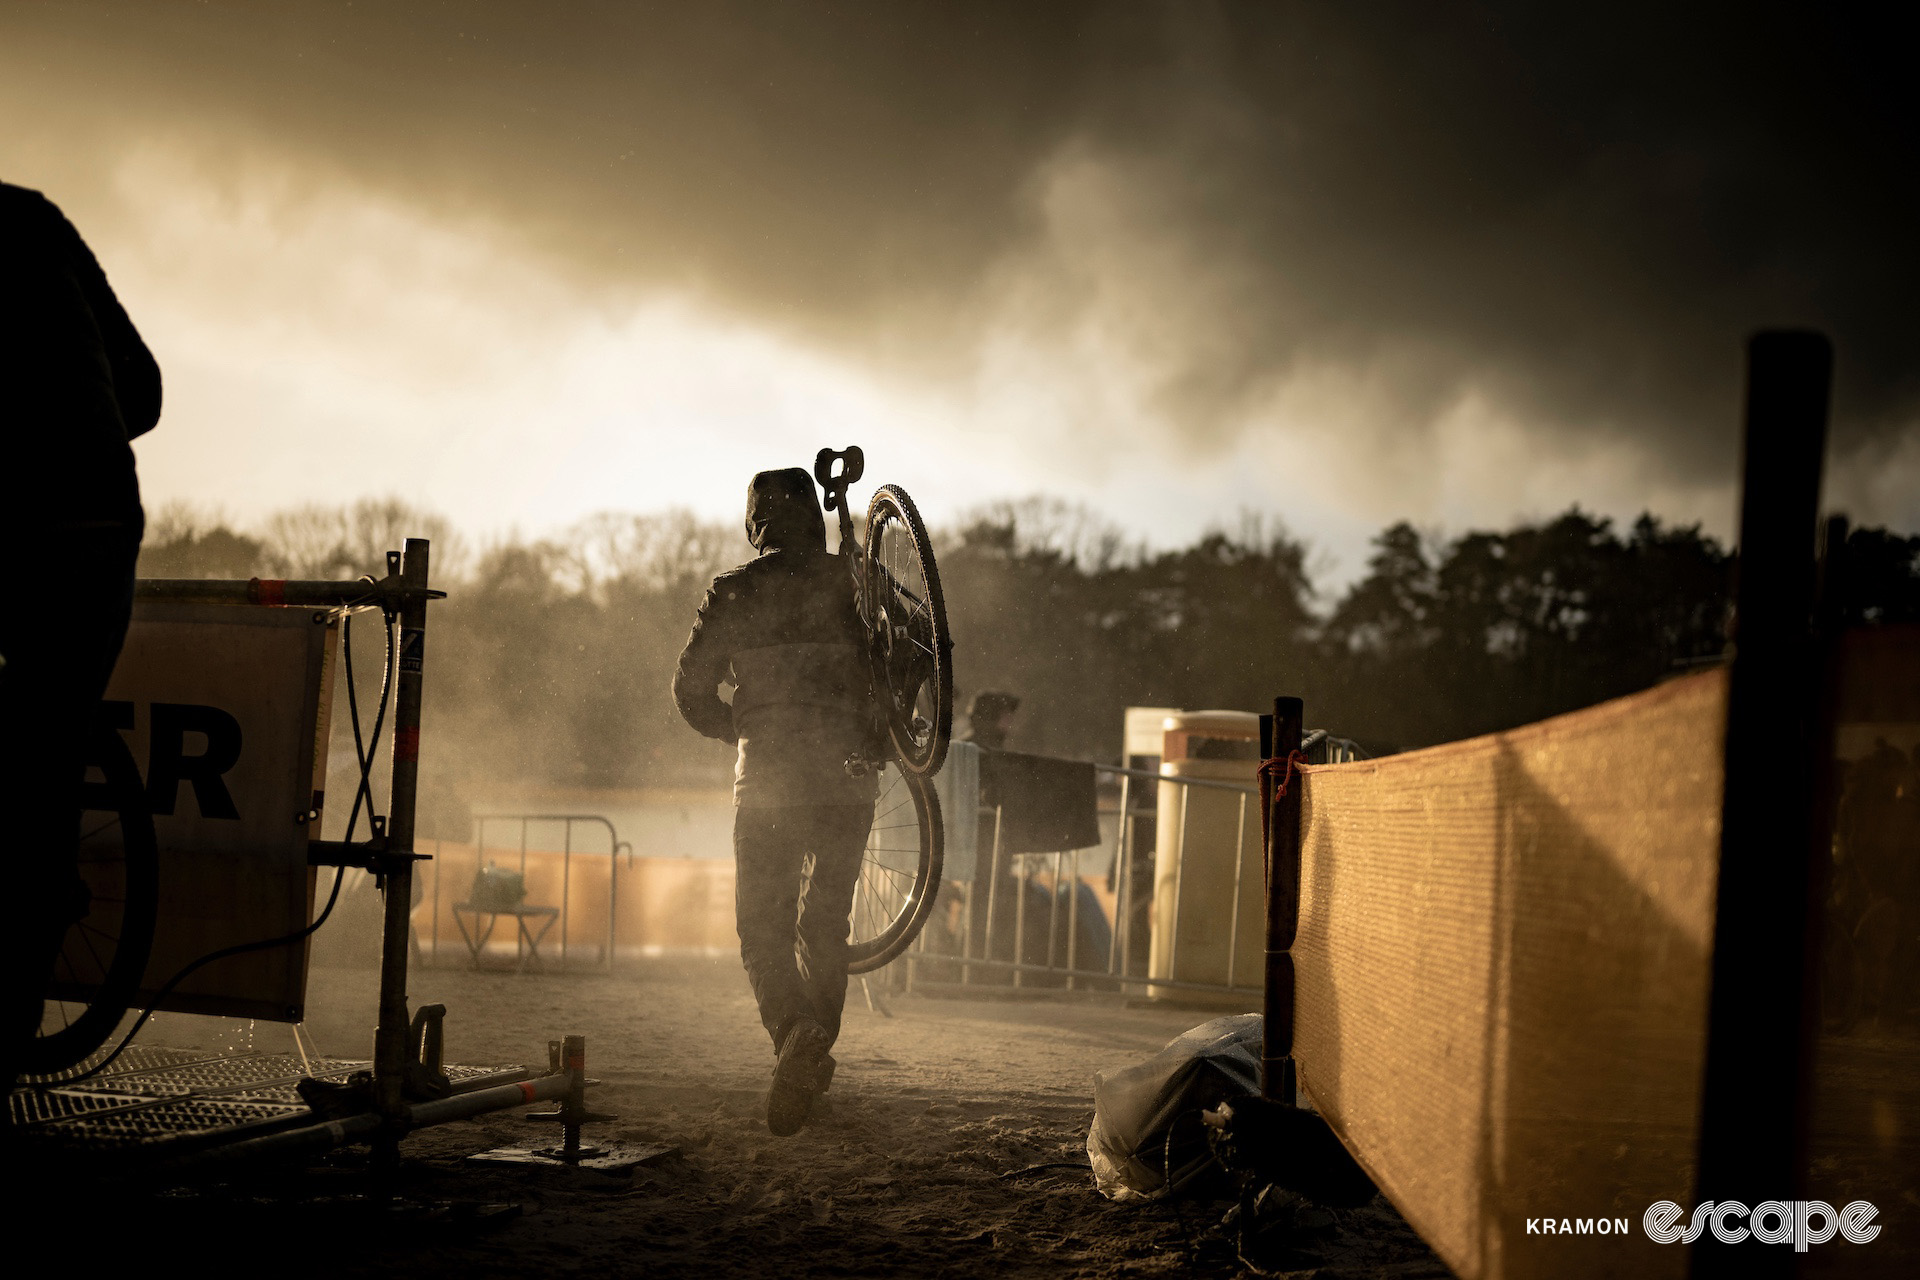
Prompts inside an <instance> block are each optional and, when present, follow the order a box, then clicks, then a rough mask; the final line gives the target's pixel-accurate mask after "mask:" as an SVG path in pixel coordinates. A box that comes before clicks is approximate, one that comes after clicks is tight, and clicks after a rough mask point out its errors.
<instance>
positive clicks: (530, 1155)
mask: <svg viewBox="0 0 1920 1280" xmlns="http://www.w3.org/2000/svg"><path fill="white" fill-rule="evenodd" d="M676 1150H678V1148H676V1147H670V1146H668V1145H666V1144H665V1143H663V1142H642V1143H631V1144H629V1143H610V1144H609V1145H607V1146H604V1147H598V1146H596V1147H582V1148H580V1150H579V1151H578V1152H576V1153H575V1155H574V1157H573V1158H572V1159H569V1158H568V1157H567V1155H566V1153H565V1152H564V1151H563V1150H562V1149H561V1148H559V1147H537V1148H528V1147H496V1148H495V1149H493V1150H492V1151H482V1152H479V1153H478V1154H476V1155H470V1156H468V1157H467V1159H468V1161H469V1162H471V1163H475V1164H518V1165H531V1166H533V1167H535V1168H542V1169H556V1168H557V1169H587V1170H590V1171H592V1172H594V1173H609V1174H628V1173H632V1172H633V1171H634V1170H635V1169H636V1168H638V1167H639V1166H640V1165H643V1164H646V1163H648V1162H649V1161H652V1160H658V1159H659V1158H660V1157H661V1156H665V1155H671V1154H672V1153H673V1152H674V1151H676Z"/></svg>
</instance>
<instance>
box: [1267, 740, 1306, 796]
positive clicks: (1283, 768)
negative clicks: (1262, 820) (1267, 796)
mask: <svg viewBox="0 0 1920 1280" xmlns="http://www.w3.org/2000/svg"><path fill="white" fill-rule="evenodd" d="M1305 763H1307V753H1306V752H1304V751H1298V750H1296V751H1290V752H1288V753H1287V754H1286V755H1285V756H1274V757H1273V758H1272V759H1270V760H1262V761H1261V762H1260V776H1261V777H1263V778H1272V779H1274V780H1275V781H1274V785H1273V798H1274V799H1275V800H1279V799H1282V798H1284V797H1285V796H1286V794H1287V788H1288V787H1289V786H1291V785H1293V780H1294V779H1295V778H1296V777H1299V776H1300V766H1301V765H1304V764H1305Z"/></svg>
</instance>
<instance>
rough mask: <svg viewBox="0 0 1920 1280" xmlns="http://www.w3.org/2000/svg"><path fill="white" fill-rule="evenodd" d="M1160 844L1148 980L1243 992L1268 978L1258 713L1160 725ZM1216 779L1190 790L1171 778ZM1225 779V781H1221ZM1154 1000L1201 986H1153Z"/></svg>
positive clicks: (1195, 716)
mask: <svg viewBox="0 0 1920 1280" xmlns="http://www.w3.org/2000/svg"><path fill="white" fill-rule="evenodd" d="M1161 728H1162V739H1161V741H1162V746H1161V753H1160V776H1161V777H1162V778H1163V779H1166V781H1162V782H1161V783H1160V784H1159V787H1158V790H1159V805H1158V808H1159V815H1158V818H1159V821H1158V824H1157V825H1158V839H1157V841H1156V843H1157V845H1158V849H1157V851H1156V855H1155V858H1154V884H1153V926H1152V941H1151V954H1150V957H1149V961H1148V969H1147V976H1148V978H1149V979H1152V978H1160V979H1165V980H1166V981H1169V982H1182V983H1186V982H1193V983H1204V984H1207V985H1209V986H1219V987H1227V986H1231V987H1235V988H1242V989H1244V990H1245V991H1246V992H1247V996H1246V997H1231V998H1228V999H1229V1002H1233V1001H1237V1002H1239V1003H1245V1000H1246V999H1248V998H1251V997H1252V996H1253V995H1254V994H1255V993H1257V992H1258V991H1259V989H1260V987H1261V984H1262V981H1263V978H1264V958H1265V949H1266V934H1265V929H1264V921H1265V920H1266V909H1265V888H1266V880H1265V867H1264V860H1263V858H1262V856H1261V848H1260V797H1259V793H1258V790H1257V785H1258V778H1259V769H1260V717H1259V716H1258V715H1255V714H1254V713H1253V712H1251V711H1182V712H1178V713H1176V714H1174V715H1170V716H1167V717H1166V718H1165V720H1164V721H1163V722H1162V726H1161ZM1176 778H1180V779H1192V780H1194V781H1196V782H1201V783H1207V784H1216V785H1202V786H1190V785H1186V784H1185V783H1182V782H1176V781H1172V779H1176ZM1218 784H1225V785H1218ZM1147 991H1148V994H1149V995H1151V996H1154V997H1156V998H1162V999H1165V998H1173V997H1181V998H1187V999H1191V998H1195V997H1196V996H1198V997H1200V998H1203V999H1204V998H1206V993H1205V992H1194V991H1182V990H1181V989H1180V988H1177V987H1169V986H1159V985H1149V986H1148V988H1147Z"/></svg>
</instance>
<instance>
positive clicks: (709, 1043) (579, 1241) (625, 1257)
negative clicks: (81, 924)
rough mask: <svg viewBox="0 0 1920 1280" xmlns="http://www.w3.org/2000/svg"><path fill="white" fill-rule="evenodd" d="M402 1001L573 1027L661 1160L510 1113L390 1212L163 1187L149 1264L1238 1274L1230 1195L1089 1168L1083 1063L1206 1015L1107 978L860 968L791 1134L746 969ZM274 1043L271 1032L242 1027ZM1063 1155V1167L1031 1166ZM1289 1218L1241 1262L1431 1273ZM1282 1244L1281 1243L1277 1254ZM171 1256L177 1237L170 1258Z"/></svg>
mask: <svg viewBox="0 0 1920 1280" xmlns="http://www.w3.org/2000/svg"><path fill="white" fill-rule="evenodd" d="M412 998H413V1002H414V1003H415V1004H416V1005H417V1004H421V1003H427V1002H434V1001H438V1002H442V1003H445V1004H446V1005H447V1006H448V1008H449V1014H448V1018H447V1051H448V1057H449V1059H450V1060H452V1061H459V1062H469V1063H514V1062H535V1063H538V1062H541V1061H544V1058H545V1046H546V1042H547V1040H548V1039H550V1038H553V1037H557V1036H559V1035H561V1034H563V1033H569V1032H574V1033H581V1034H584V1035H586V1036H587V1054H588V1070H589V1074H591V1075H592V1076H594V1077H596V1078H598V1079H600V1080H601V1081H603V1082H604V1083H603V1085H602V1086H601V1087H600V1088H598V1089H596V1090H594V1091H593V1092H592V1094H590V1103H591V1105H592V1106H593V1107H594V1108H595V1109H596V1110H599V1111H604V1112H611V1113H614V1114H615V1115H617V1116H618V1119H616V1120H614V1121H611V1122H609V1123H606V1124H602V1125H598V1126H595V1127H594V1128H593V1129H590V1130H589V1139H590V1140H596V1139H597V1140H599V1141H602V1142H609V1141H611V1142H625V1143H634V1144H638V1143H665V1144H668V1145H670V1146H672V1147H673V1148H675V1152H674V1153H673V1154H671V1155H668V1156H665V1157H662V1158H660V1159H658V1160H656V1161H654V1162H652V1163H650V1164H648V1165H646V1166H643V1167H642V1168H641V1169H639V1170H638V1171H637V1172H636V1173H634V1174H633V1175H632V1176H631V1177H621V1178H615V1177H607V1176H603V1175H599V1174H588V1173H581V1172H570V1171H564V1170H532V1169H523V1168H517V1167H511V1166H507V1167H503V1166H481V1165H475V1164H471V1163H468V1162H467V1161H466V1160H465V1157H466V1156H468V1155H470V1154H472V1153H475V1152H479V1151H483V1150H486V1149H488V1148H492V1147H498V1146H539V1145H544V1144H546V1143H548V1142H551V1141H552V1140H553V1138H554V1136H555V1133H556V1129H555V1127H554V1126H552V1125H542V1124H538V1123H535V1122H530V1121H527V1120H525V1119H523V1118H521V1117H522V1115H523V1110H520V1109H517V1110H515V1111H509V1112H503V1113H499V1114H496V1115H493V1116H489V1117H484V1118H481V1119H479V1120H476V1121H468V1122H462V1123H456V1124H452V1125H447V1126H444V1127H441V1128H438V1129H433V1130H428V1131H424V1132H422V1133H419V1134H417V1135H415V1136H413V1137H411V1138H409V1139H408V1141H407V1143H406V1146H405V1148H404V1151H405V1154H406V1156H407V1157H408V1159H407V1162H406V1165H405V1167H404V1169H403V1171H402V1174H401V1182H400V1192H401V1198H400V1201H399V1202H398V1204H397V1205H394V1206H390V1207H385V1208H378V1207H375V1204H374V1202H373V1201H371V1200H369V1199H367V1198H366V1193H367V1191H368V1190H369V1188H370V1185H371V1181H370V1175H369V1174H368V1173H367V1171H366V1169H365V1167H364V1165H365V1159H364V1157H363V1156H361V1155H359V1154H358V1153H354V1152H343V1153H340V1154H339V1155H337V1156H335V1157H332V1158H330V1159H329V1160H328V1161H327V1162H325V1163H323V1164H322V1165H321V1166H318V1167H314V1168H308V1169H304V1170H298V1171H288V1172H285V1173H281V1174H269V1173H266V1172H262V1173H261V1174H258V1175H255V1176H251V1177H249V1178H248V1179H247V1180H246V1181H245V1182H236V1183H233V1184H228V1185H224V1186H220V1187H215V1188H211V1189H205V1190H200V1191H196V1192H192V1193H186V1194H183V1193H179V1192H168V1193H162V1194H160V1195H159V1196H158V1197H157V1198H156V1199H155V1200H154V1201H152V1202H151V1203H150V1204H148V1205H146V1206H145V1208H146V1209H147V1210H151V1211H153V1213H154V1215H155V1216H154V1217H153V1218H152V1219H147V1218H146V1216H145V1214H144V1213H142V1212H137V1211H135V1210H136V1207H135V1206H127V1208H128V1210H129V1211H130V1214H131V1216H130V1217H129V1218H128V1219H127V1220H128V1221H130V1222H131V1221H150V1222H151V1224H152V1227H151V1231H150V1234H148V1236H147V1240H148V1241H149V1242H150V1245H149V1249H150V1250H151V1251H150V1252H147V1253H145V1254H143V1256H145V1257H149V1258H154V1259H155V1260H158V1257H160V1256H165V1255H168V1254H174V1253H181V1254H182V1256H188V1253H190V1252H197V1251H198V1250H200V1249H202V1248H204V1247H206V1246H207V1244H208V1243H209V1242H210V1241H212V1240H213V1239H215V1238H219V1239H223V1240H227V1241H236V1240H253V1241H270V1242H272V1244H270V1245H268V1246H267V1247H269V1248H271V1249H272V1250H273V1254H274V1257H275V1258H276V1261H275V1262H274V1263H273V1264H272V1266H273V1269H276V1270H281V1269H293V1270H297V1271H315V1272H323V1273H325V1274H330V1275H373V1274H380V1275H387V1274H398V1273H402V1272H411V1271H426V1270H431V1271H433V1272H435V1273H438V1274H447V1275H536V1274H566V1275H622V1274H646V1275H669V1276H671V1275H689V1276H691V1275H699V1276H713V1275H729V1274H736V1275H738V1274H744V1275H794V1276H801V1275H807V1276H811V1275H820V1276H939V1275H966V1276H975V1275H996V1276H998V1275H1021V1276H1024V1275H1034V1276H1040V1275H1044V1276H1121V1275H1182V1276H1185V1275H1203V1276H1214V1275H1217V1276H1233V1275H1245V1274H1251V1272H1250V1271H1249V1268H1248V1267H1247V1266H1245V1265H1243V1264H1242V1262H1241V1261H1240V1260H1239V1259H1238V1258H1237V1256H1236V1250H1235V1240H1236V1236H1237V1233H1236V1232H1235V1231H1233V1230H1231V1229H1222V1228H1221V1227H1220V1225H1219V1224H1220V1221H1221V1218H1222V1216H1223V1215H1224V1214H1225V1213H1227V1211H1228V1210H1229V1209H1231V1208H1233V1205H1232V1203H1231V1202H1230V1201H1194V1200H1187V1201H1183V1202H1179V1203H1170V1204H1162V1205H1145V1206H1141V1205H1120V1204H1114V1203H1111V1202H1109V1201H1107V1200H1105V1199H1104V1198H1102V1197H1101V1196H1100V1195H1099V1194H1098V1193H1097V1192H1096V1191H1095V1190H1094V1187H1093V1183H1092V1179H1091V1176H1090V1175H1089V1174H1088V1173H1087V1172H1086V1171H1085V1168H1084V1166H1085V1159H1086V1156H1085V1140H1086V1130H1087V1124H1088V1121H1089V1120H1090V1118H1091V1116H1092V1105H1093V1104H1092V1089H1093V1073H1094V1072H1095V1071H1096V1070H1099V1069H1102V1068H1106V1067H1112V1066H1118V1065H1122V1064H1124V1063H1128V1062H1131V1061H1137V1060H1138V1059H1140V1058H1143V1057H1146V1056H1148V1055H1149V1054H1151V1053H1153V1052H1154V1051H1156V1050H1157V1049H1159V1048H1160V1047H1161V1046H1162V1045H1164V1044H1165V1043H1166V1041H1167V1040H1169V1039H1171V1038H1172V1037H1173V1036H1175V1035H1176V1034H1178V1033H1179V1032H1181V1031H1184V1030H1186V1029H1187V1028H1188V1027H1190V1026H1193V1025H1195V1024H1197V1023H1199V1022H1202V1021H1205V1020H1206V1019H1207V1018H1208V1017H1209V1016H1211V1015H1209V1014H1207V1013H1205V1012H1200V1011H1195V1010H1190V1009H1189V1010H1181V1009H1166V1008H1129V1007H1126V1006H1125V1005H1124V1004H1121V1003H1119V1002H1118V1001H1117V1000H1115V999H1113V998H1099V999H1098V1002H1096V998H1092V997H1082V998H1074V997H1064V998H1063V997H1059V996H1053V997H1048V998H1040V999H1028V1000H1015V999H996V1000H972V999H969V1000H959V999H949V998H931V997H927V996H911V995H903V994H893V995H888V996H886V997H885V1004H886V1005H887V1007H888V1008H889V1009H890V1010H891V1015H892V1016H883V1015H882V1014H881V1013H879V1012H876V1011H873V1010H870V1009H868V1008H867V1006H866V1003H865V1002H864V1000H863V999H862V998H861V994H860V988H859V987H858V985H857V984H856V986H855V987H854V992H853V996H852V999H851V1000H850V1003H849V1009H848V1015H847V1021H846V1026H845V1029H844V1032H843V1034H842V1037H841V1040H840V1044H839V1046H838V1048H837V1049H836V1056H837V1057H838V1059H839V1062H840V1067H839V1072H838V1075H837V1077H836V1079H835V1082H834V1089H833V1100H832V1105H831V1112H830V1114H828V1115H826V1116H823V1117H820V1118H818V1119H816V1120H815V1121H814V1122H813V1123H812V1124H810V1125H809V1127H808V1128H807V1129H805V1130H803V1131H802V1132H801V1134H800V1135H798V1136H797V1137H794V1138H788V1139H779V1138H774V1137H772V1136H771V1135H770V1134H769V1133H768V1132H767V1129H766V1125H765V1121H764V1105H765V1090H766V1083H767V1080H768V1076H769V1072H770V1069H771V1065H772V1054H771V1050H770V1048H769V1046H768V1043H767V1039H766V1035H765V1032H763V1031H762V1030H761V1028H760V1025H759V1022H758V1019H757V1018H756V1016H755V1014H754V1009H753V1003H752V1000H751V998H750V996H749V994H748V991H747V987H746V981H745V978H744V976H743V975H742V974H741V973H740V971H739V968H738V965H737V962H734V961H731V960H725V961H713V962H705V961H685V962H677V963H665V962H661V963H656V964H653V965H650V966H647V967H645V968H642V969H640V970H637V971H634V972H622V973H620V974H618V975H601V974H581V973H575V974H565V975H559V974H548V975H541V974H513V973H474V972H472V971H470V970H465V969H459V968H452V967H442V968H433V969H425V970H422V971H419V972H417V973H416V975H415V980H414V983H413V991H412ZM373 1008H374V1006H373V974H372V973H371V972H368V971H358V970H353V971H349V970H326V969H316V970H315V973H314V982H313V1001H312V1006H311V1008H310V1015H309V1022H308V1029H309V1031H310V1032H311V1033H312V1035H313V1037H314V1039H315V1040H316V1042H317V1044H318V1047H319V1048H320V1050H321V1051H322V1052H324V1053H328V1054H333V1055H338V1056H354V1057H360V1056H364V1055H365V1053H366V1052H367V1046H368V1045H369V1044H370V1040H371V1034H370V1029H371V1026H372V1023H373ZM250 1034H251V1038H252V1040H253V1042H254V1044H255V1045H256V1046H257V1047H260V1048H262V1049H268V1050H273V1051H285V1050H286V1048H287V1047H288V1036H287V1033H286V1031H285V1030H284V1029H283V1028H280V1027H270V1026H266V1025H264V1024H262V1025H261V1026H259V1027H256V1028H253V1029H252V1030H251V1033H250ZM248 1036H249V1032H248V1029H247V1027H246V1025H245V1024H238V1025H234V1024H219V1023H213V1022H211V1021H209V1020H204V1019H185V1018H174V1019H168V1020H166V1023H165V1024H164V1025H163V1026H162V1027H160V1028H159V1029H158V1033H157V1034H156V1035H155V1037H154V1039H153V1042H154V1043H173V1044H181V1043H185V1042H187V1041H190V1040H195V1039H197V1040H199V1041H201V1042H203V1043H219V1042H222V1041H223V1040H224V1041H227V1042H233V1041H236V1040H238V1041H244V1040H245V1039H247V1038H248ZM1056 1162H1058V1163H1060V1164H1071V1165H1078V1166H1080V1167H1079V1168H1071V1167H1068V1168H1036V1167H1035V1166H1043V1165H1052V1164H1055V1163H1056ZM1263 1207H1264V1208H1265V1209H1266V1210H1267V1212H1268V1213H1269V1214H1270V1215H1277V1216H1273V1217H1270V1218H1269V1219H1267V1220H1270V1221H1277V1222H1284V1223H1285V1224H1286V1225H1285V1227H1284V1229H1277V1230H1273V1231H1269V1232H1267V1233H1266V1234H1265V1235H1264V1236H1263V1237H1262V1240H1261V1246H1262V1248H1263V1250H1264V1252H1256V1253H1254V1254H1253V1256H1254V1257H1255V1258H1256V1260H1258V1261H1259V1262H1260V1263H1261V1264H1262V1266H1263V1268H1265V1270H1266V1271H1267V1272H1269V1273H1271V1272H1274V1271H1278V1272H1281V1273H1289V1274H1300V1275H1314V1276H1326V1277H1334V1276H1365V1277H1388V1276H1394V1277H1399V1276H1444V1275H1446V1274H1447V1273H1446V1271H1445V1268H1444V1267H1443V1266H1442V1265H1441V1264H1440V1263H1439V1262H1438V1260H1437V1259H1435V1258H1434V1257H1433V1255H1432V1254H1431V1253H1429V1252H1428V1251H1427V1250H1426V1248H1425V1247H1424V1245H1422V1244H1421V1243H1420V1242H1419V1240H1418V1238H1417V1237H1415V1236H1414V1235H1413V1234H1412V1232H1411V1231H1410V1230H1409V1229H1408V1228H1407V1227H1406V1226H1405V1224H1404V1223H1402V1222H1401V1221H1400V1219H1399V1218H1398V1216H1397V1215H1396V1214H1394V1213H1393V1211H1392V1210H1391V1209H1390V1208H1389V1207H1387V1206H1386V1205H1385V1202H1384V1201H1381V1200H1377V1199H1376V1200H1375V1202H1374V1203H1373V1205H1372V1206H1369V1207H1368V1208H1365V1209H1361V1210H1357V1211H1354V1212H1351V1213H1343V1214H1338V1215H1333V1214H1327V1213H1325V1212H1324V1211H1319V1210H1307V1209H1306V1207H1305V1206H1293V1205H1289V1204H1287V1203H1286V1202H1285V1200H1284V1199H1281V1200H1277V1201H1269V1202H1268V1203H1267V1204H1266V1205H1265V1206H1263ZM1281 1245H1284V1248H1282V1247H1279V1246H1281ZM183 1251H185V1252H183Z"/></svg>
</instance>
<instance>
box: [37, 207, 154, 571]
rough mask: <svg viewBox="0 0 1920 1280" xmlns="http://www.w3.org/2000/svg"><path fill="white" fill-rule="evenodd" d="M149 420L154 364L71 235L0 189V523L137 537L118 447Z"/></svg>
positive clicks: (130, 476) (52, 213) (59, 219)
mask: <svg viewBox="0 0 1920 1280" xmlns="http://www.w3.org/2000/svg"><path fill="white" fill-rule="evenodd" d="M159 419H160V368H159V366H158V365H157V364H155V363H154V359H153V356H152V354H151V353H150V352H148V350H147V347H146V344H145V343H144V342H142V341H141V340H140V334H139V333H138V332H137V331H136V330H135V329H134V327H133V322H132V321H131V320H129V319H128V318H127V313H126V311H125V310H123V309H122V308H121V306H120V301H119V299H118V298H116V297H115V296H114V293H113V289H112V288H111V287H110V286H109V285H108V284H107V277H106V275H105V273H103V272H102V271H101V270H100V264H99V263H98V262H97V261H95V260H94V256H93V254H92V252H91V251H90V250H89V249H88V248H87V245H86V242H85V241H84V240H82V239H81V238H80V233H79V232H78V231H76V230H74V228H73V224H72V223H70V222H68V221H67V220H66V218H65V217H63V216H62V215H61V213H60V210H59V209H58V208H56V207H55V206H54V205H53V203H52V202H51V201H49V200H48V199H47V198H46V197H45V196H43V195H41V194H40V193H39V192H37V191H29V190H27V189H26V188H25V187H16V186H12V185H9V184H7V183H3V182H0V450H4V459H0V475H4V476H5V477H6V478H5V480H4V481H0V505H3V506H4V507H5V509H6V514H5V516H4V517H0V518H4V519H7V520H9V521H18V522H20V523H21V526H22V527H24V528H31V529H36V530H45V529H49V528H51V529H61V528H67V529H73V528H102V527H106V528H112V527H124V528H126V529H128V530H130V531H131V532H132V533H134V534H135V535H136V536H137V534H138V532H139V527H140V523H141V511H140V487H139V483H138V481H137V480H136V479H135V477H134V465H133V450H132V449H131V448H129V447H128V442H129V441H130V440H132V439H134V438H135V437H136V436H139V435H142V434H144V433H145V432H147V431H149V430H151V429H152V428H153V425H154V424H155V423H156V422H158V421H159Z"/></svg>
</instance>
